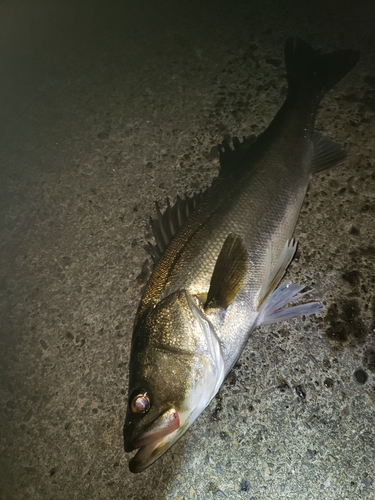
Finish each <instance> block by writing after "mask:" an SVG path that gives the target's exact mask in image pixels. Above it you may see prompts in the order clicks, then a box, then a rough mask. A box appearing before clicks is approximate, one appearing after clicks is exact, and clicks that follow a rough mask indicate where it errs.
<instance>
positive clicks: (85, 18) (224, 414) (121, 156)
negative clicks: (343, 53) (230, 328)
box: [0, 0, 375, 500]
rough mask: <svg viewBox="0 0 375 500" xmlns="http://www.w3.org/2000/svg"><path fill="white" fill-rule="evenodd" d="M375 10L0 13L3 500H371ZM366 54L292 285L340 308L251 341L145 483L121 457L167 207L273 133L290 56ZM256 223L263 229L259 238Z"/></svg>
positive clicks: (330, 128) (130, 7)
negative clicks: (253, 138)
mask: <svg viewBox="0 0 375 500" xmlns="http://www.w3.org/2000/svg"><path fill="white" fill-rule="evenodd" d="M374 26H375V3H374V2H372V1H361V0H359V1H358V2H346V1H342V2H338V1H337V2H333V1H326V2H322V1H316V2H301V1H298V2H297V1H294V0H290V1H287V0H267V1H262V2H261V1H258V2H247V1H246V0H234V1H232V2H229V1H228V2H224V1H222V2H198V1H191V2H183V3H181V2H169V1H160V2H156V1H155V2H143V3H140V2H125V1H123V2H107V3H106V2H104V1H103V2H98V1H97V2H94V1H91V2H89V1H85V2H83V1H81V2H79V1H76V2H73V1H70V0H68V1H66V2H57V1H55V0H53V1H52V0H50V1H47V0H45V1H41V0H35V1H34V2H27V1H26V0H24V1H21V0H13V1H7V0H5V1H4V0H3V1H2V2H0V75H1V78H0V133H1V136H0V141H1V147H0V190H1V192H0V210H1V220H0V245H1V251H0V281H1V286H0V303H1V311H0V343H1V345H0V353H1V363H0V368H1V372H0V412H1V413H0V415H1V416H0V432H1V436H0V439H1V441H0V448H1V449H0V498H1V500H29V499H30V500H39V499H40V500H47V499H48V500H65V499H67V500H70V499H79V500H86V499H90V500H92V499H94V500H95V499H100V500H101V499H103V500H109V499H115V500H120V499H129V500H146V499H147V500H156V499H157V500H160V499H168V500H172V499H174V500H182V499H211V498H212V499H221V498H227V499H236V500H237V499H247V500H274V499H279V498H282V499H287V500H289V499H293V500H294V499H296V500H305V499H309V500H310V499H311V500H313V499H314V500H315V499H317V500H322V499H323V500H324V499H334V500H344V499H345V500H355V499H375V429H374V425H375V298H374V297H375V293H374V290H375V223H374V215H375V160H374V157H375V154H374V152H375V127H374V118H375V116H374V114H375V69H374V61H375V54H374V48H375V36H374V35H375V29H374ZM288 36H299V37H302V38H304V39H305V40H307V41H308V42H309V43H311V44H312V45H313V46H315V47H320V48H321V49H322V50H327V51H328V50H334V49H338V48H344V47H345V48H354V49H360V50H361V53H362V57H361V61H360V63H359V64H358V65H357V67H356V68H355V69H354V70H353V71H352V72H351V73H350V74H349V75H348V76H347V77H346V78H345V79H344V80H343V81H342V82H341V83H340V84H339V85H337V87H336V88H335V89H334V90H333V91H331V92H330V93H329V94H328V95H327V96H326V98H325V99H324V100H323V103H322V106H321V110H320V113H319V116H318V122H317V129H318V130H319V131H321V132H323V133H324V134H326V135H328V136H329V137H331V138H332V139H335V140H336V141H338V142H341V143H343V144H344V145H345V148H346V149H347V151H348V159H347V161H346V162H345V163H344V164H343V165H341V166H340V167H338V168H335V169H333V170H331V171H329V172H324V173H322V174H321V175H319V176H316V177H315V178H314V179H313V181H312V182H311V186H310V190H309V192H308V195H307V198H306V201H305V204H304V206H303V209H302V212H301V217H300V219H299V223H298V226H297V229H296V233H295V235H296V238H297V240H298V241H299V249H298V254H297V257H296V259H295V260H294V262H293V263H292V265H291V267H290V269H289V271H288V278H289V279H292V280H295V281H297V282H299V283H304V284H306V285H308V286H310V287H313V288H314V289H315V292H314V295H315V297H317V298H319V299H321V300H322V301H323V303H324V305H325V308H326V311H325V313H324V314H323V315H321V316H318V317H309V318H306V319H304V320H293V321H289V322H287V323H281V324H277V325H273V326H270V327H267V328H261V329H258V330H256V331H254V333H253V335H252V337H251V339H250V340H249V342H248V345H247V347H246V349H245V351H244V352H243V355H242V356H241V358H240V360H239V362H238V364H237V365H236V367H235V368H234V370H233V371H232V372H231V374H230V375H229V377H228V379H227V380H226V381H225V383H224V385H223V387H222V389H221V390H220V392H219V394H218V395H217V397H216V398H215V399H214V400H213V401H212V403H211V404H210V406H209V407H208V408H207V410H206V411H205V412H204V413H203V414H202V415H201V416H200V418H199V419H198V421H197V422H196V424H195V425H194V426H193V427H192V429H191V431H190V432H188V433H187V434H186V435H185V436H184V437H183V438H182V439H181V440H180V441H179V442H178V443H177V444H176V445H175V446H174V447H173V448H172V449H171V450H170V451H169V452H168V453H167V454H165V456H163V458H162V459H160V460H159V461H158V462H157V463H155V464H154V465H153V466H152V467H150V468H149V469H148V470H146V471H145V472H143V473H141V474H131V473H130V472H129V471H128V461H129V459H130V456H129V455H126V454H125V453H124V450H123V438H122V426H123V422H124V418H125V406H126V394H127V376H128V374H127V371H128V361H129V347H130V339H131V333H132V322H133V318H134V315H135V311H136V308H137V304H138V301H139V299H140V294H141V289H142V286H143V285H144V283H145V281H146V280H147V278H148V275H149V272H150V269H151V260H150V258H149V257H148V255H147V253H146V252H145V250H144V247H145V246H146V244H147V241H148V240H149V239H151V233H150V228H149V225H148V220H149V216H150V215H152V214H154V201H155V200H157V201H158V202H159V203H160V204H163V203H164V200H165V199H166V197H167V196H169V197H170V198H171V199H173V198H174V197H175V196H176V195H177V194H181V195H183V194H184V193H190V194H191V193H192V192H194V191H198V190H200V189H203V188H204V187H206V186H208V185H210V183H211V182H212V179H213V178H214V177H215V176H216V175H217V172H218V159H217V149H216V144H217V143H219V142H221V141H222V140H223V138H229V137H231V136H233V135H235V136H239V137H242V136H243V135H249V134H251V133H259V132H260V131H262V130H263V129H264V128H265V127H266V126H267V124H268V123H269V122H270V120H271V119H272V117H273V116H274V114H275V113H276V111H277V110H278V108H279V107H280V105H281V103H282V101H283V98H284V96H285V92H286V80H285V67H284V61H283V45H284V41H285V38H286V37H288ZM249 223H251V221H249Z"/></svg>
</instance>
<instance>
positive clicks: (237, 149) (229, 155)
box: [217, 135, 256, 170]
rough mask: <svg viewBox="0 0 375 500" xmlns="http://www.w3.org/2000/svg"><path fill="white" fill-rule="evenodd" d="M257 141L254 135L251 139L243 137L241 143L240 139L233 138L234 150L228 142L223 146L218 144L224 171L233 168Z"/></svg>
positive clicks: (224, 142)
mask: <svg viewBox="0 0 375 500" xmlns="http://www.w3.org/2000/svg"><path fill="white" fill-rule="evenodd" d="M255 139H256V136H255V135H252V136H250V137H243V140H242V142H241V141H240V140H239V139H238V137H233V138H232V143H233V149H232V148H231V146H230V145H229V142H228V141H226V140H224V141H223V142H222V143H221V144H218V146H217V149H218V151H219V160H220V166H221V168H222V170H226V169H229V168H232V167H233V165H234V163H236V162H237V161H238V160H239V158H241V157H242V155H243V154H244V152H245V151H246V150H247V149H248V147H249V146H250V145H251V144H252V143H253V142H254V141H255Z"/></svg>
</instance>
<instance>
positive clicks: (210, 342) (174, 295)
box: [124, 39, 359, 472]
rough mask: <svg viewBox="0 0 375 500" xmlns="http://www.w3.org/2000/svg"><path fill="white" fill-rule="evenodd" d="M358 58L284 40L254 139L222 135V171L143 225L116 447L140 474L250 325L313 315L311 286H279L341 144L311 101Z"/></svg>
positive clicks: (193, 410) (187, 417) (188, 418)
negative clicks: (145, 235)
mask: <svg viewBox="0 0 375 500" xmlns="http://www.w3.org/2000/svg"><path fill="white" fill-rule="evenodd" d="M358 59H359V53H358V52H356V51H352V50H342V51H337V52H333V53H330V54H320V53H319V52H317V51H315V50H313V49H312V48H311V47H310V46H309V45H307V44H306V43H305V42H303V41H301V40H294V39H288V40H287V41H286V43H285V64H286V69H287V79H288V93H287V97H286V100H285V102H284V104H283V105H282V107H281V108H280V110H279V111H278V113H277V114H276V116H275V118H274V119H273V120H272V122H271V124H270V125H269V126H268V128H267V129H266V130H265V131H264V132H263V133H261V134H260V135H259V136H257V137H256V138H250V139H247V140H244V142H242V143H241V142H240V141H238V140H237V139H236V140H234V141H233V148H232V147H230V146H229V144H228V143H226V142H224V143H223V144H222V146H221V147H220V156H221V158H220V161H221V170H220V173H219V176H218V178H217V179H216V180H215V181H214V183H213V185H212V186H211V187H210V188H209V189H208V190H207V191H206V192H205V193H203V194H200V195H195V196H193V197H191V198H186V199H185V200H182V199H181V198H178V199H177V202H176V204H175V205H174V206H170V204H169V203H168V207H167V209H166V211H165V212H164V213H163V214H161V213H160V211H159V210H158V217H157V220H155V221H152V228H153V233H154V236H155V240H156V245H155V247H153V248H152V253H153V256H154V260H155V268H154V271H153V273H152V275H151V277H150V280H149V282H148V284H147V285H146V288H145V291H144V294H143V297H142V300H141V302H140V305H139V308H138V311H137V314H136V318H135V324H134V332H133V338H132V346H131V355H130V376H129V393H128V394H129V395H128V398H129V399H128V407H127V414H126V421H125V425H124V439H125V451H126V452H131V451H133V450H135V449H138V451H137V453H136V455H135V456H134V457H133V458H132V459H131V460H130V464H129V468H130V470H131V471H132V472H141V471H142V470H144V469H145V468H146V467H148V466H149V465H150V464H152V463H153V462H154V461H155V460H157V459H158V458H159V457H160V456H161V455H162V454H163V453H164V452H165V451H166V450H168V448H170V447H171V446H172V445H173V443H175V442H176V441H177V440H178V439H179V438H180V437H181V436H182V435H183V434H184V433H185V432H186V430H187V429H188V428H189V427H190V426H191V425H192V423H193V422H194V421H195V420H196V419H197V417H198V416H199V415H200V413H201V412H202V411H203V410H204V409H205V408H206V406H207V405H208V404H209V403H210V401H211V400H212V398H213V397H214V396H215V394H216V393H217V392H218V390H219V388H220V386H221V384H222V382H223V380H224V378H225V377H226V375H227V374H228V373H229V371H230V370H231V368H232V367H233V365H234V364H235V363H236V361H237V359H238V357H239V356H240V354H241V352H242V350H243V348H244V346H245V344H246V342H247V340H248V338H249V336H250V333H251V332H252V330H253V329H254V328H256V327H258V326H261V325H265V324H270V323H274V322H277V321H282V320H287V319H290V318H293V317H298V316H302V315H307V314H314V313H319V312H320V311H321V309H322V307H321V305H320V304H319V303H318V302H308V303H306V302H303V301H302V303H301V302H299V303H298V304H294V305H290V304H291V303H294V302H295V301H300V299H301V298H303V297H304V295H305V294H306V293H308V292H306V291H305V290H304V286H303V285H298V284H295V283H291V282H286V283H283V284H282V285H280V286H279V287H278V284H279V282H280V280H281V278H282V277H283V275H284V274H285V271H286V269H287V267H288V265H289V264H290V262H291V260H292V258H293V256H294V253H295V250H296V243H295V241H294V240H293V239H292V237H293V231H294V228H295V226H296V223H297V219H298V216H299V213H300V209H301V205H302V202H303V200H304V197H305V194H306V191H307V188H308V185H309V181H310V179H311V176H312V174H313V173H314V172H318V171H320V170H323V169H326V168H329V167H331V166H333V165H335V164H337V163H339V162H340V161H341V160H342V159H343V158H344V156H345V154H344V152H343V150H342V149H341V147H340V146H339V145H337V144H335V143H333V142H332V141H330V140H328V139H326V138H324V137H322V136H321V135H319V134H317V133H315V132H314V131H313V128H314V122H315V116H316V112H317V109H318V105H319V102H320V100H321V99H322V97H323V96H324V94H325V93H326V92H327V91H328V90H330V89H331V88H332V87H333V86H334V85H335V84H336V83H337V82H338V81H339V80H341V78H343V77H344V75H346V73H348V71H350V69H351V68H352V67H353V66H354V65H355V64H356V63H357V61H358Z"/></svg>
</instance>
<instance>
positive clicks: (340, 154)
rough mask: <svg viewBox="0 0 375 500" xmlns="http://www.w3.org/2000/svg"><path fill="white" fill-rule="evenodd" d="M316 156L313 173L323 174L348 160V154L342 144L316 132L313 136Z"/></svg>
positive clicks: (313, 162) (314, 157)
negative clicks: (322, 172) (323, 171)
mask: <svg viewBox="0 0 375 500" xmlns="http://www.w3.org/2000/svg"><path fill="white" fill-rule="evenodd" d="M312 141H313V144H314V156H313V161H312V167H313V172H321V171H322V170H326V169H328V168H331V167H334V166H335V165H339V164H340V163H341V162H342V161H343V160H345V158H346V152H345V151H344V150H343V148H342V146H341V144H337V142H334V141H332V140H331V139H327V137H324V135H322V134H319V133H318V132H314V133H313V135H312Z"/></svg>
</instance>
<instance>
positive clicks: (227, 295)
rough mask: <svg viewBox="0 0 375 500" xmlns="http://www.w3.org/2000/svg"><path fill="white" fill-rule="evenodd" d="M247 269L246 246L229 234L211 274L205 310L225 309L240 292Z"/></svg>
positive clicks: (235, 235)
mask: <svg viewBox="0 0 375 500" xmlns="http://www.w3.org/2000/svg"><path fill="white" fill-rule="evenodd" d="M247 267H248V254H247V250H246V246H245V244H244V242H243V240H242V238H241V237H240V236H238V235H237V234H234V233H230V234H229V235H228V236H227V239H226V240H225V242H224V244H223V247H222V249H221V250H220V253H219V257H218V258H217V261H216V264H215V268H214V272H213V273H212V278H211V282H210V289H209V291H208V294H207V300H206V303H205V306H204V307H205V309H209V308H221V309H226V308H227V307H228V306H229V305H230V304H231V303H232V302H233V301H234V299H235V298H236V296H237V295H238V293H239V291H240V290H241V287H242V284H243V281H244V279H245V275H246V272H247Z"/></svg>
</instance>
